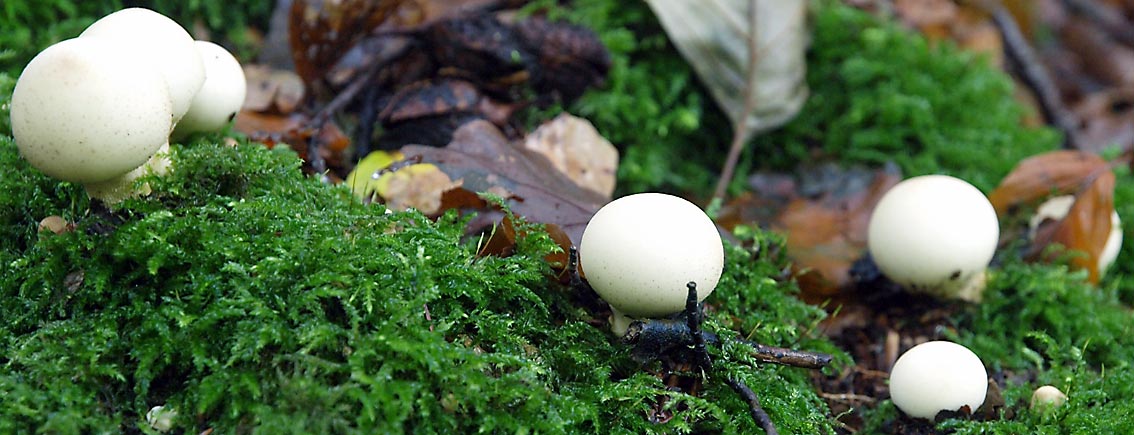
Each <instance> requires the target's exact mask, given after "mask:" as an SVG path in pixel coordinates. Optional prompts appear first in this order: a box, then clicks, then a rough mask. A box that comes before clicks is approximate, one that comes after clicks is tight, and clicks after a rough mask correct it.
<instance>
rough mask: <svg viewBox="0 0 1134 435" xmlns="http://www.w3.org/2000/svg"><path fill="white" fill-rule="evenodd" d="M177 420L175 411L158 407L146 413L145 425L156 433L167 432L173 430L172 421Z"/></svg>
mask: <svg viewBox="0 0 1134 435" xmlns="http://www.w3.org/2000/svg"><path fill="white" fill-rule="evenodd" d="M175 418H177V410H175V409H173V408H166V407H165V406H162V405H158V406H155V407H153V408H150V410H149V411H147V412H146V423H148V424H149V425H150V427H152V428H154V430H157V431H158V432H169V430H170V429H173V419H175Z"/></svg>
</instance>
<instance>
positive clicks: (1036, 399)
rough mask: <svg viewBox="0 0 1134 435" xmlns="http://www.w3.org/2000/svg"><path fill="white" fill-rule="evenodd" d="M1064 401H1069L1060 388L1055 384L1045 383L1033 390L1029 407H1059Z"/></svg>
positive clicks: (1040, 408) (1042, 408)
mask: <svg viewBox="0 0 1134 435" xmlns="http://www.w3.org/2000/svg"><path fill="white" fill-rule="evenodd" d="M1064 403H1067V395H1066V394H1063V392H1062V391H1059V389H1058V388H1055V387H1054V386H1051V385H1044V386H1042V387H1039V388H1036V391H1034V392H1032V401H1031V403H1030V404H1029V408H1031V409H1038V410H1041V411H1042V410H1046V409H1054V408H1058V407H1060V406H1063V404H1064Z"/></svg>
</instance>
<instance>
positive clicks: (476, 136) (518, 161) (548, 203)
mask: <svg viewBox="0 0 1134 435" xmlns="http://www.w3.org/2000/svg"><path fill="white" fill-rule="evenodd" d="M401 152H402V153H403V154H405V155H406V156H407V158H411V159H416V158H420V159H421V161H423V162H428V163H433V164H435V165H437V167H438V168H440V169H441V171H442V172H444V173H446V174H448V176H449V177H450V178H451V179H452V180H454V181H455V182H456V183H459V184H460V186H461V188H462V189H465V190H469V191H471V192H491V193H494V194H496V195H499V196H500V197H502V198H503V199H504V200H505V201H506V202H507V203H508V204H509V206H510V207H511V209H512V211H513V212H515V213H516V214H517V215H520V216H523V217H525V218H526V219H528V220H529V221H532V222H538V223H544V224H554V225H556V226H558V227H559V228H561V229H562V230H563V232H564V233H566V234H567V235H568V237H569V240H571V241H572V243H574V244H578V243H579V240H580V239H581V238H582V234H583V229H584V228H585V227H586V225H587V222H588V221H589V220H590V218H591V216H592V215H594V213H595V212H596V211H598V208H599V207H600V206H602V204H605V203H606V202H607V199H606V198H604V197H603V196H602V195H601V194H599V193H596V192H593V191H591V190H588V189H584V188H582V187H579V186H578V185H576V184H575V183H574V182H572V181H571V179H569V178H567V176H566V175H563V174H562V173H561V172H559V171H558V170H556V169H555V167H554V166H553V165H552V164H551V162H549V161H548V160H547V159H546V158H545V157H543V156H542V155H539V154H536V153H534V152H531V151H528V150H525V149H523V148H521V147H519V146H516V145H513V144H512V143H509V142H508V140H507V139H506V138H505V137H504V136H503V134H501V133H500V131H499V130H498V129H497V128H496V127H495V126H493V125H492V124H490V123H488V122H486V121H473V122H470V123H467V124H465V125H464V126H462V127H461V128H459V129H458V130H457V131H456V132H455V133H454V134H453V141H452V142H451V143H450V144H449V145H448V146H447V147H445V148H432V147H425V146H419V145H409V146H406V147H403V148H402V150H401Z"/></svg>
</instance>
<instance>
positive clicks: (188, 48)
mask: <svg viewBox="0 0 1134 435" xmlns="http://www.w3.org/2000/svg"><path fill="white" fill-rule="evenodd" d="M90 36H100V37H106V38H112V39H113V40H115V41H116V42H117V43H118V44H121V45H122V47H123V48H124V49H125V50H128V51H130V52H131V53H133V55H134V56H136V57H138V58H140V59H145V60H146V61H147V62H151V63H153V64H154V65H155V66H156V67H157V69H158V71H160V72H161V74H162V75H163V76H164V77H165V80H166V83H167V84H168V85H169V95H170V97H171V98H172V99H173V115H174V123H176V122H177V120H180V119H181V117H182V115H184V114H185V112H186V111H188V110H189V105H190V103H191V102H192V101H193V96H195V95H197V91H198V90H200V89H201V85H203V84H204V83H205V64H204V62H203V61H202V60H201V55H200V54H199V53H198V52H197V48H196V45H195V44H194V43H193V37H192V36H189V32H186V31H185V29H184V28H183V27H181V25H180V24H177V22H176V21H173V20H171V19H170V18H169V17H166V16H165V15H162V14H159V13H157V12H154V11H151V10H149V9H145V8H127V9H122V10H120V11H117V12H114V13H112V14H109V15H107V16H105V17H102V18H100V19H99V20H98V21H95V22H94V23H93V24H91V25H90V27H87V29H86V30H84V31H83V33H82V34H81V35H79V37H80V38H85V37H90ZM170 127H171V128H172V127H173V126H172V125H171V126H170ZM166 134H167V135H168V134H169V132H166Z"/></svg>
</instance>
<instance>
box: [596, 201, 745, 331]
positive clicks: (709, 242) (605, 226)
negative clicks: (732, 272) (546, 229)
mask: <svg viewBox="0 0 1134 435" xmlns="http://www.w3.org/2000/svg"><path fill="white" fill-rule="evenodd" d="M579 259H580V261H581V263H582V269H583V272H584V273H585V274H586V277H587V281H588V282H589V283H590V285H591V287H593V288H594V289H595V291H596V292H597V293H598V294H599V296H601V297H602V298H603V300H605V301H606V302H607V303H609V304H610V307H611V309H612V311H613V312H614V319H613V320H612V322H611V327H612V328H611V329H612V330H614V332H615V333H616V334H619V335H622V334H624V333H625V332H626V327H627V326H628V325H629V319H628V318H627V316H630V317H659V316H668V315H671V314H674V313H677V312H680V311H681V310H682V309H684V308H685V302H686V298H687V296H688V288H687V287H686V284H688V283H689V282H690V281H692V282H695V283H696V285H697V298H698V300H704V299H705V298H706V297H707V296H708V295H709V294H710V293H712V291H713V289H714V288H715V287H716V285H717V281H719V280H720V277H721V271H722V270H723V268H724V245H723V244H722V242H721V236H720V233H718V232H717V228H716V225H714V224H713V221H712V220H710V219H709V217H708V216H706V215H705V213H704V212H703V211H701V209H700V208H698V207H697V206H696V205H693V203H690V202H689V201H686V200H684V199H681V198H679V197H676V196H672V195H666V194H661V193H639V194H636V195H629V196H625V197H622V198H619V199H617V200H614V201H612V202H610V203H609V204H607V205H605V206H603V207H602V209H600V210H599V211H598V212H597V213H595V215H594V216H593V217H592V218H591V220H590V222H589V223H588V224H587V228H586V230H584V232H583V238H582V241H581V242H580V247H579Z"/></svg>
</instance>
